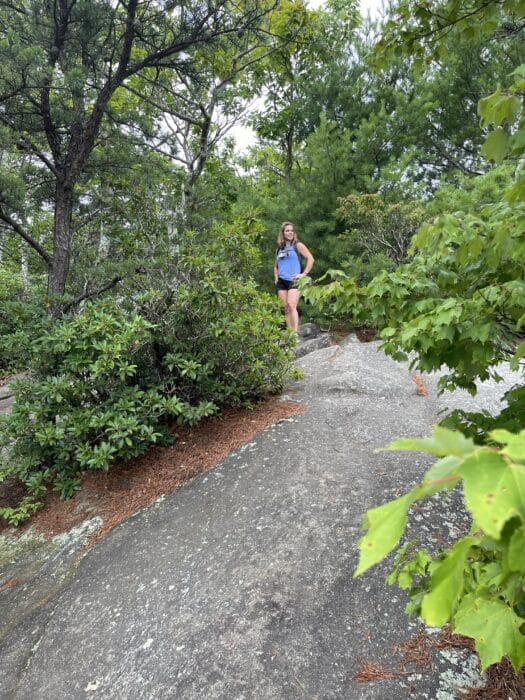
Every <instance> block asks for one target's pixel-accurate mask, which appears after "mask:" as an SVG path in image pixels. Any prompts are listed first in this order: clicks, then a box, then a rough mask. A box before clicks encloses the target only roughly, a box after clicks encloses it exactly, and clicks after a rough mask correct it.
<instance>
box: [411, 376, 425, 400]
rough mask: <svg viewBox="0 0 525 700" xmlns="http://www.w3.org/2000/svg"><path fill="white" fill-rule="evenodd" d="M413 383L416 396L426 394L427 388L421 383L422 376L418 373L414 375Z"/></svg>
mask: <svg viewBox="0 0 525 700" xmlns="http://www.w3.org/2000/svg"><path fill="white" fill-rule="evenodd" d="M414 383H415V385H416V394H417V395H418V396H428V391H427V388H426V386H425V385H424V384H423V377H422V376H421V375H420V374H416V375H415V377H414Z"/></svg>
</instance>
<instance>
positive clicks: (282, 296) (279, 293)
mask: <svg viewBox="0 0 525 700" xmlns="http://www.w3.org/2000/svg"><path fill="white" fill-rule="evenodd" d="M277 296H278V297H279V299H280V300H281V301H282V304H283V310H284V318H285V320H286V325H287V326H288V328H290V324H289V322H288V313H289V308H288V290H287V289H279V290H278V291H277Z"/></svg>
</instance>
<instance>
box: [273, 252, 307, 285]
mask: <svg viewBox="0 0 525 700" xmlns="http://www.w3.org/2000/svg"><path fill="white" fill-rule="evenodd" d="M277 272H278V274H279V277H280V278H281V279H282V280H288V281H289V282H291V281H292V280H293V279H294V275H298V274H299V273H300V272H301V261H300V260H299V256H298V254H297V251H296V250H295V248H294V246H293V245H287V246H286V247H285V248H279V250H278V251H277Z"/></svg>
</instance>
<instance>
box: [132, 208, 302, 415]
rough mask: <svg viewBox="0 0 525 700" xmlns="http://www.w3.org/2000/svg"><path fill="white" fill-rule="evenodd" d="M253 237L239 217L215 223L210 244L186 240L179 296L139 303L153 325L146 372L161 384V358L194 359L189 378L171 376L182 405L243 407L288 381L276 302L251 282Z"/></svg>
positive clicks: (255, 260) (159, 295)
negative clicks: (150, 359) (195, 366)
mask: <svg viewBox="0 0 525 700" xmlns="http://www.w3.org/2000/svg"><path fill="white" fill-rule="evenodd" d="M257 236H258V227H257V224H256V223H255V222H253V221H252V222H250V223H248V222H241V221H239V220H236V221H234V222H233V223H231V224H229V225H226V224H218V225H217V226H216V227H215V228H214V229H213V232H212V234H211V235H210V237H209V240H208V241H205V240H203V237H202V236H190V237H189V240H188V241H187V243H186V244H185V246H184V250H183V251H182V252H181V255H180V258H179V262H178V264H179V268H178V269H179V276H180V278H181V283H180V284H179V285H178V286H177V289H176V291H175V292H168V294H166V293H164V292H155V293H149V294H147V295H146V297H144V298H143V299H142V300H140V303H141V309H142V313H143V314H144V316H145V318H147V319H149V320H150V321H151V322H152V323H153V324H154V325H155V331H154V346H153V357H154V362H152V365H151V367H150V369H149V370H144V371H154V372H155V373H156V376H157V379H156V380H155V381H159V380H160V375H162V373H163V371H164V370H163V369H162V368H163V367H164V365H165V363H166V361H167V359H166V358H168V361H169V362H170V363H172V362H174V358H176V362H179V363H180V362H188V361H189V360H190V358H191V360H192V361H196V362H197V363H198V365H199V368H200V369H199V371H198V372H197V371H196V369H194V376H190V374H189V372H188V371H186V372H185V374H184V375H183V374H182V372H181V371H179V372H178V373H175V374H174V375H173V376H172V377H169V382H172V381H175V382H176V384H177V387H178V389H177V391H178V392H182V394H181V395H183V396H184V397H186V398H187V400H192V401H194V400H197V399H198V400H211V401H214V402H217V403H219V404H221V405H224V404H238V403H246V402H250V401H253V400H256V399H258V398H260V397H261V396H264V395H265V394H268V393H274V392H276V391H278V390H280V389H281V388H282V387H283V385H284V382H285V380H286V378H287V377H288V376H289V372H290V363H291V360H292V353H291V348H292V347H293V344H294V342H295V341H294V339H293V338H292V336H291V335H290V334H287V333H286V332H283V331H282V330H281V328H280V325H281V321H282V311H281V308H280V305H279V304H278V302H277V300H276V298H275V297H274V296H270V295H269V294H266V293H261V292H260V291H259V290H258V289H257V288H256V286H255V284H254V282H253V281H252V279H251V273H252V272H253V271H254V270H255V269H256V268H257V266H258V265H259V264H260V260H259V252H258V249H257V247H256V246H255V245H254V241H255V239H256V238H257ZM182 280H184V282H182ZM185 367H187V365H185ZM159 373H160V374H159Z"/></svg>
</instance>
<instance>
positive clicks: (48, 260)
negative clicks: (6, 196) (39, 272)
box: [0, 207, 53, 267]
mask: <svg viewBox="0 0 525 700" xmlns="http://www.w3.org/2000/svg"><path fill="white" fill-rule="evenodd" d="M0 219H1V220H2V221H4V222H5V223H6V224H8V225H9V226H10V228H12V229H13V231H15V232H16V233H18V235H19V236H21V237H22V238H23V239H24V241H25V242H26V243H28V244H29V245H30V246H31V248H33V250H35V251H36V252H37V253H38V254H39V255H40V257H41V258H42V259H43V260H44V262H45V263H46V265H47V266H48V267H51V263H52V261H53V259H52V257H51V255H50V254H49V253H48V252H47V250H45V248H43V247H42V246H41V245H40V243H39V242H38V241H37V240H35V239H34V238H33V237H32V236H31V235H30V234H29V233H27V231H26V230H25V229H24V228H23V227H22V226H21V225H20V224H19V223H18V222H17V221H15V220H14V219H13V218H12V217H10V216H9V214H6V213H5V212H4V210H3V209H2V208H1V207H0Z"/></svg>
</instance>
